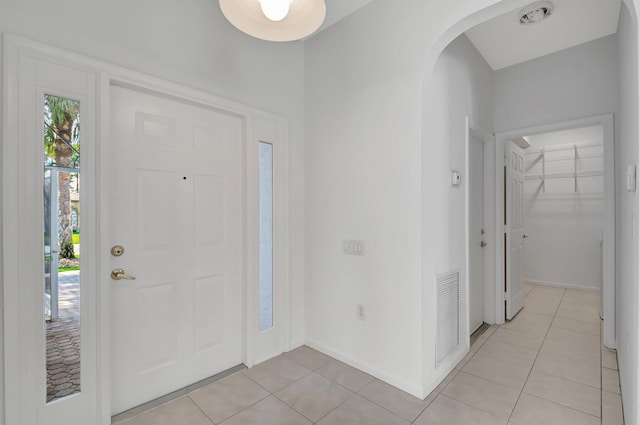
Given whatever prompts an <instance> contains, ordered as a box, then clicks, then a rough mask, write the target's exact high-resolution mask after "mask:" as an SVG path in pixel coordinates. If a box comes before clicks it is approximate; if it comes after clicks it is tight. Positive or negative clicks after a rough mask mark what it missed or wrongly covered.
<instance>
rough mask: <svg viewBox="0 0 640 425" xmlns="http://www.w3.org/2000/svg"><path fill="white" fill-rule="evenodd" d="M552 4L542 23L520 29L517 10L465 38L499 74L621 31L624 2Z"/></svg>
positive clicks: (591, 0) (564, 0) (581, 0)
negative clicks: (619, 29) (541, 57)
mask: <svg viewBox="0 0 640 425" xmlns="http://www.w3.org/2000/svg"><path fill="white" fill-rule="evenodd" d="M552 1H553V5H554V10H553V14H552V15H551V16H550V17H549V18H547V19H545V20H544V21H542V22H539V23H536V24H530V25H521V24H520V21H519V18H520V16H519V14H518V12H519V11H520V9H516V10H513V11H511V12H509V13H505V14H504V15H501V16H498V17H497V18H494V19H492V20H489V21H487V22H484V23H482V24H480V25H478V26H476V27H474V28H471V29H470V30H469V31H467V32H466V35H467V37H469V39H470V40H471V42H472V43H473V44H474V46H476V49H478V51H479V52H480V54H481V55H482V56H483V57H484V58H485V60H486V61H487V62H488V63H489V65H490V66H491V68H493V69H494V70H497V69H501V68H505V67H508V66H511V65H515V64H518V63H521V62H525V61H528V60H531V59H535V58H537V57H540V56H544V55H548V54H550V53H553V52H557V51H559V50H563V49H567V48H569V47H573V46H577V45H578V44H582V43H586V42H588V41H591V40H595V39H597V38H601V37H605V36H607V35H610V34H614V33H616V32H617V31H618V16H619V13H620V2H621V0H552ZM327 7H328V2H327Z"/></svg>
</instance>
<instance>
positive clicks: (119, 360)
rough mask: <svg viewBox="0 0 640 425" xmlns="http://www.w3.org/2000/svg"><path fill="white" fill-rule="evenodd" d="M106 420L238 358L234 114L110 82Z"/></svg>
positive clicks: (239, 251) (238, 175)
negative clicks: (116, 272)
mask: <svg viewBox="0 0 640 425" xmlns="http://www.w3.org/2000/svg"><path fill="white" fill-rule="evenodd" d="M111 119H112V143H113V146H114V149H113V153H112V155H113V156H112V160H111V161H112V163H113V164H114V175H113V179H112V184H113V187H112V190H111V193H112V194H113V196H112V197H111V203H110V206H109V208H110V210H109V215H110V228H111V229H112V232H111V236H112V240H111V244H112V245H123V246H124V247H125V254H124V255H123V256H122V257H113V258H112V262H111V266H112V268H114V269H115V268H122V269H124V270H125V272H126V273H127V274H130V275H133V276H135V277H136V280H114V281H112V288H113V289H112V317H113V327H112V359H113V365H112V382H113V385H112V413H113V414H116V413H120V412H122V411H124V410H127V409H129V408H132V407H135V406H137V405H140V404H142V403H145V402H147V401H149V400H152V399H154V398H156V397H159V396H161V395H164V394H167V393H169V392H171V391H174V390H176V389H179V388H182V387H184V386H186V385H189V384H191V383H193V382H196V381H199V380H201V379H204V378H206V377H209V376H211V375H214V374H216V373H218V372H221V371H223V370H225V369H228V368H230V367H233V366H236V365H238V364H240V363H241V362H242V352H241V348H242V327H241V326H242V316H241V315H242V306H243V304H242V298H241V295H242V265H243V244H242V240H243V225H242V217H243V209H244V204H243V199H244V194H243V187H242V173H243V161H242V155H243V150H242V140H243V136H242V134H243V122H242V120H241V119H240V118H238V117H235V116H232V115H227V114H225V113H221V112H219V111H215V110H212V109H207V108H201V107H197V106H194V105H190V104H186V103H182V102H179V101H175V100H170V99H165V98H162V97H159V96H154V95H150V94H145V93H141V92H137V91H134V90H130V89H125V88H121V87H115V86H114V87H111Z"/></svg>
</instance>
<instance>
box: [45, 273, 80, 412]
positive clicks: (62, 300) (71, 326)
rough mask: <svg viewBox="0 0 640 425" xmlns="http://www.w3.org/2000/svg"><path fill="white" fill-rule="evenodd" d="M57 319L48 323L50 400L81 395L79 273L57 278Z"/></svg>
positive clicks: (48, 387) (48, 399) (48, 397)
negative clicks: (79, 393)
mask: <svg viewBox="0 0 640 425" xmlns="http://www.w3.org/2000/svg"><path fill="white" fill-rule="evenodd" d="M58 290H59V299H58V308H59V310H58V320H56V321H55V322H51V323H49V322H47V323H46V335H47V401H48V402H49V401H52V400H55V399H57V398H62V397H66V396H68V395H71V394H74V393H77V392H80V272H79V271H70V272H62V273H60V274H59V277H58Z"/></svg>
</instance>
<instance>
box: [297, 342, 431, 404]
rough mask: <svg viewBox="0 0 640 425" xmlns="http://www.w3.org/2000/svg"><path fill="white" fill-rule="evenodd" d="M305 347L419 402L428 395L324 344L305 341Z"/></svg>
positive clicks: (410, 384) (418, 387)
mask: <svg viewBox="0 0 640 425" xmlns="http://www.w3.org/2000/svg"><path fill="white" fill-rule="evenodd" d="M306 345H307V346H309V347H311V348H313V349H314V350H317V351H320V352H321V353H323V354H326V355H327V356H331V357H333V358H334V359H337V360H340V361H341V362H343V363H346V364H348V365H349V366H351V367H354V368H356V369H358V370H361V371H363V372H365V373H368V374H369V375H371V376H373V377H375V378H378V379H379V380H381V381H384V382H386V383H387V384H389V385H393V386H394V387H396V388H399V389H401V390H402V391H404V392H407V393H409V394H411V395H412V396H414V397H418V398H419V399H421V400H424V399H425V398H426V397H427V396H428V395H429V393H427V394H425V390H424V388H421V387H420V386H416V385H414V384H412V383H409V382H406V381H404V380H402V379H398V378H396V377H395V376H392V375H389V374H387V373H385V372H382V371H381V370H379V369H377V368H375V367H373V366H371V365H368V364H366V363H362V362H360V361H358V360H356V359H354V358H353V357H350V356H347V355H345V354H343V353H341V352H339V351H335V350H333V349H331V348H329V347H327V346H326V345H324V344H321V343H318V342H316V341H313V340H307V342H306Z"/></svg>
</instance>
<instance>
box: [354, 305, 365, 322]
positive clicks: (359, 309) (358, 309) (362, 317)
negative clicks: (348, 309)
mask: <svg viewBox="0 0 640 425" xmlns="http://www.w3.org/2000/svg"><path fill="white" fill-rule="evenodd" d="M356 317H357V318H358V320H362V321H364V320H365V318H366V316H365V311H364V306H363V305H362V304H357V305H356Z"/></svg>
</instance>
